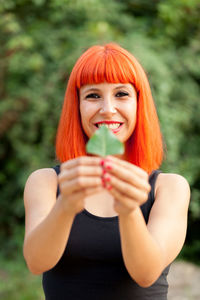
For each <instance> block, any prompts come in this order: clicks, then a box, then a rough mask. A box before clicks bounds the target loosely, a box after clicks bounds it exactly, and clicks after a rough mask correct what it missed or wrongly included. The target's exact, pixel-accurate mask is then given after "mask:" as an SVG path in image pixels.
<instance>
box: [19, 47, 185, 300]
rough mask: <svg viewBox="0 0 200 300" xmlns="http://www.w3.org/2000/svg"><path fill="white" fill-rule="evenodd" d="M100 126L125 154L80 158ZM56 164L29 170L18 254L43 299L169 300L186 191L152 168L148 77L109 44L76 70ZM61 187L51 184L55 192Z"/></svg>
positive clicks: (154, 121)
mask: <svg viewBox="0 0 200 300" xmlns="http://www.w3.org/2000/svg"><path fill="white" fill-rule="evenodd" d="M101 124H105V125H106V126H107V127H109V128H110V130H112V131H113V133H114V134H115V135H116V137H117V138H118V139H119V140H120V141H121V142H123V143H124V145H125V153H124V154H123V155H115V156H108V157H105V158H103V159H102V158H101V157H98V156H94V155H88V154H87V153H86V150H85V145H86V143H87V141H88V139H89V138H90V137H91V136H92V135H93V134H94V132H95V131H96V130H98V128H99V127H100V126H101ZM56 153H57V157H58V159H59V160H60V162H61V164H60V165H58V166H56V167H54V168H47V169H40V170H37V171H35V172H33V173H32V174H31V175H30V177H29V178H28V180H27V183H26V186H25V192H24V202H25V210H26V231H25V240H24V257H25V260H26V262H27V265H28V268H29V269H30V271H31V272H32V273H33V274H43V288H44V292H45V296H46V299H47V300H51V299H61V300H62V299H70V300H71V299H73V300H75V299H109V300H110V299H120V300H121V299H124V300H129V299H142V300H145V299H153V300H164V299H167V289H168V285H167V280H166V276H167V273H168V270H169V265H170V263H171V262H172V261H173V260H174V259H175V258H176V256H177V255H178V253H179V252H180V250H181V248H182V246H183V243H184V240H185V235H186V226H187V211H188V205H189V198H190V190H189V186H188V183H187V181H186V180H185V179H184V178H183V177H182V176H180V175H176V174H164V173H162V172H161V171H158V170H157V169H158V168H159V166H160V164H161V162H162V157H163V147H162V136H161V133H160V128H159V122H158V118H157V114H156V110H155V106H154V102H153V99H152V96H151V91H150V87H149V83H148V80H147V78H146V75H145V73H144V71H143V69H142V67H141V66H140V64H139V63H138V62H137V60H136V59H135V58H134V57H133V56H132V55H131V54H130V53H129V52H128V51H126V50H125V49H123V48H121V47H120V46H118V45H116V44H107V45H105V46H93V47H91V48H90V49H88V50H87V51H86V52H85V53H84V54H83V55H82V56H81V57H80V58H79V60H78V61H77V63H76V64H75V66H74V68H73V70H72V73H71V75H70V78H69V82H68V87H67V90H66V95H65V99H64V104H63V109H62V114H61V118H60V122H59V127H58V132H57V140H56ZM58 184H59V188H58Z"/></svg>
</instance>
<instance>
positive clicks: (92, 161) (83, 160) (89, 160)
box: [60, 156, 102, 171]
mask: <svg viewBox="0 0 200 300" xmlns="http://www.w3.org/2000/svg"><path fill="white" fill-rule="evenodd" d="M101 160H102V158H100V157H97V156H80V157H76V158H73V159H70V160H68V161H66V162H64V163H62V164H61V166H60V170H61V171H62V170H64V169H70V168H73V167H75V166H81V165H94V166H98V165H100V162H101Z"/></svg>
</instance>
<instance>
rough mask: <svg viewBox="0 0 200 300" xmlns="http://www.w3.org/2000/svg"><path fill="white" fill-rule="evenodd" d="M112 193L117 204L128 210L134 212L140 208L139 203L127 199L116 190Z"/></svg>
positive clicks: (111, 191)
mask: <svg viewBox="0 0 200 300" xmlns="http://www.w3.org/2000/svg"><path fill="white" fill-rule="evenodd" d="M110 193H111V194H112V195H113V197H114V198H115V199H116V201H117V202H119V203H120V204H122V205H123V206H125V207H126V208H127V209H131V210H132V209H135V208H136V207H138V203H137V202H136V201H134V200H133V199H130V198H128V197H126V196H125V195H124V194H122V193H120V192H119V191H117V190H116V189H115V188H113V189H111V190H110Z"/></svg>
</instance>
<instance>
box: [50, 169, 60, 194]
mask: <svg viewBox="0 0 200 300" xmlns="http://www.w3.org/2000/svg"><path fill="white" fill-rule="evenodd" d="M52 168H53V169H54V170H55V171H56V174H57V175H58V174H59V173H60V165H56V166H55V167H52ZM59 194H60V189H59V185H58V187H57V193H56V198H57V197H58V195H59Z"/></svg>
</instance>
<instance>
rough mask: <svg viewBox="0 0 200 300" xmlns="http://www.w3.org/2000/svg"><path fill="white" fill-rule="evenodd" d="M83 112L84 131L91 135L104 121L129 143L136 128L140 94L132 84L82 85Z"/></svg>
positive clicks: (81, 102) (81, 109)
mask: <svg viewBox="0 0 200 300" xmlns="http://www.w3.org/2000/svg"><path fill="white" fill-rule="evenodd" d="M79 96H80V114H81V123H82V127H83V130H84V132H85V134H86V135H87V136H88V137H89V138H90V137H91V136H92V135H93V134H94V132H95V131H96V130H97V128H98V127H100V126H101V125H100V124H105V125H106V126H107V127H108V128H110V129H111V130H112V131H113V133H114V134H115V135H116V136H117V138H118V139H119V140H120V141H121V142H122V143H124V142H126V141H127V140H128V138H129V137H130V136H131V134H132V133H133V131H134V128H135V124H136V112H137V93H136V90H135V88H134V87H133V85H131V84H130V83H126V84H124V83H100V84H88V85H84V86H82V87H81V88H80V95H79Z"/></svg>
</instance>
